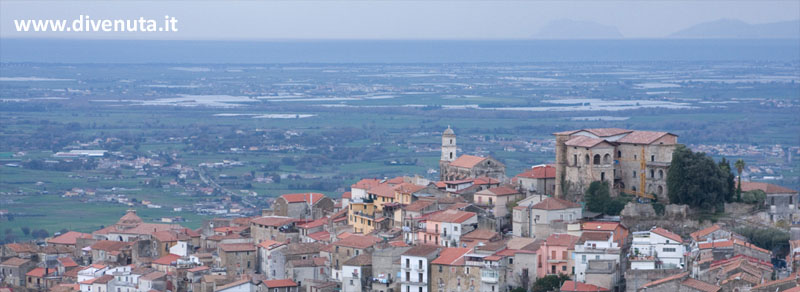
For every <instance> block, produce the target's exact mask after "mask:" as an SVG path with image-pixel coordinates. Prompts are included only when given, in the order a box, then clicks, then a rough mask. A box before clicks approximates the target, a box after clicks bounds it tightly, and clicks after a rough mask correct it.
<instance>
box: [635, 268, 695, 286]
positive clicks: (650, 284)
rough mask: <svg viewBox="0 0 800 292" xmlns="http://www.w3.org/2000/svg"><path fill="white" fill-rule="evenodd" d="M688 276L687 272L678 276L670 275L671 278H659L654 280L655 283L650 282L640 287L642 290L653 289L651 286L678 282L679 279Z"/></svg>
mask: <svg viewBox="0 0 800 292" xmlns="http://www.w3.org/2000/svg"><path fill="white" fill-rule="evenodd" d="M688 276H689V272H683V273H680V274H676V275H672V276H669V277H666V278H661V279H658V280H655V281H652V282H648V283H645V284H644V285H642V288H650V287H653V286H656V285H659V284H663V283H666V282H669V281H674V280H679V279H682V278H685V277H688Z"/></svg>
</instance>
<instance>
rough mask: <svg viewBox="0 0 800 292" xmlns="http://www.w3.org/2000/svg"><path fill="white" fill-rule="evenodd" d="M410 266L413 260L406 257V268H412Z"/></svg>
mask: <svg viewBox="0 0 800 292" xmlns="http://www.w3.org/2000/svg"><path fill="white" fill-rule="evenodd" d="M410 267H411V260H410V259H406V268H410Z"/></svg>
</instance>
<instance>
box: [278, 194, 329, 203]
mask: <svg viewBox="0 0 800 292" xmlns="http://www.w3.org/2000/svg"><path fill="white" fill-rule="evenodd" d="M324 197H325V195H323V194H320V193H302V194H285V195H282V196H281V198H283V199H284V200H286V202H289V203H301V202H306V203H308V200H309V199H311V204H312V205H313V204H316V203H317V202H319V200H322V198H324Z"/></svg>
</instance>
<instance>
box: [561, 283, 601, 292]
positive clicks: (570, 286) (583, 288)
mask: <svg viewBox="0 0 800 292" xmlns="http://www.w3.org/2000/svg"><path fill="white" fill-rule="evenodd" d="M561 291H574V292H592V291H610V290H608V289H606V288H603V287H600V286H595V285H592V284H586V283H581V282H575V281H572V280H566V281H564V284H562V285H561Z"/></svg>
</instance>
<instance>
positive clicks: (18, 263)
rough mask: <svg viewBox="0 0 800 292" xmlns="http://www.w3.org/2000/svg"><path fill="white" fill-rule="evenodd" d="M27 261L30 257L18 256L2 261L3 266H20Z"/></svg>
mask: <svg viewBox="0 0 800 292" xmlns="http://www.w3.org/2000/svg"><path fill="white" fill-rule="evenodd" d="M27 262H30V260H28V259H21V258H18V257H13V258H10V259H7V260H5V261H4V262H2V263H0V265H3V266H11V267H19V266H21V265H23V264H25V263H27Z"/></svg>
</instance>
